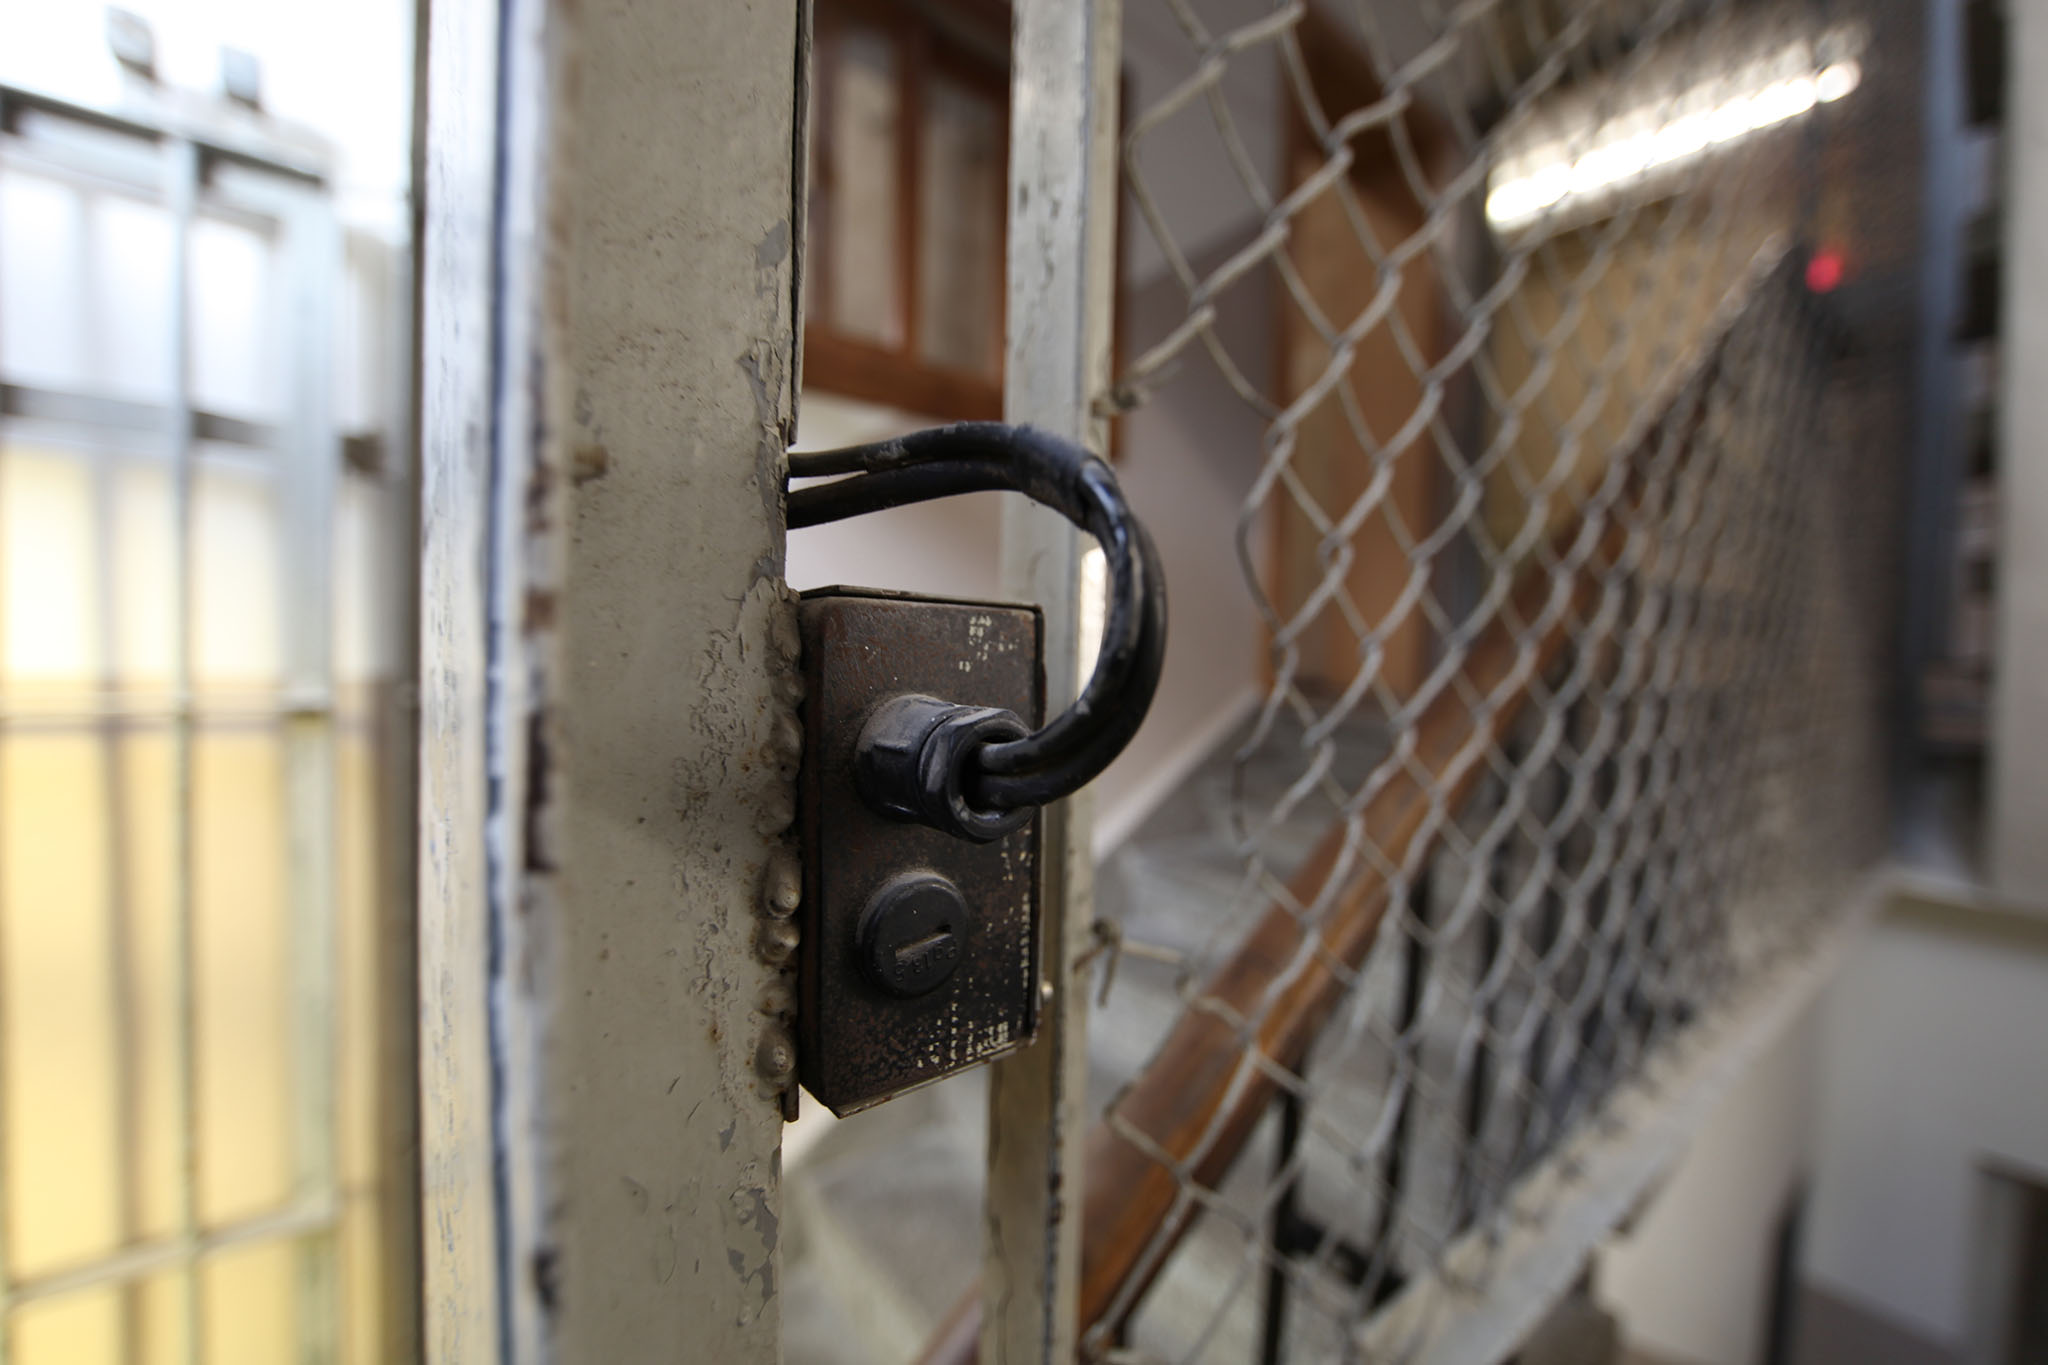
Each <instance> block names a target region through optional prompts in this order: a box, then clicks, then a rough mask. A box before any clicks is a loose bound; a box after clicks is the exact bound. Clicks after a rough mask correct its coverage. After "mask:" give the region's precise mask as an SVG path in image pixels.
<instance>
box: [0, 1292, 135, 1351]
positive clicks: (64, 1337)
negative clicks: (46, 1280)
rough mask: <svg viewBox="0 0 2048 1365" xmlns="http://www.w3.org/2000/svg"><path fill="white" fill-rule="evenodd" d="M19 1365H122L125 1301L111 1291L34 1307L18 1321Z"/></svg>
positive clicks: (23, 1311)
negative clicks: (122, 1319)
mask: <svg viewBox="0 0 2048 1365" xmlns="http://www.w3.org/2000/svg"><path fill="white" fill-rule="evenodd" d="M13 1345H14V1354H13V1356H12V1357H11V1359H13V1360H15V1361H17V1362H19V1365H119V1362H120V1360H121V1300H120V1298H119V1296H118V1295H117V1294H116V1293H115V1291H113V1290H111V1289H97V1290H93V1291H91V1292H89V1293H84V1294H67V1295H65V1296H64V1297H63V1298H61V1299H48V1300H45V1301H43V1302H41V1303H31V1304H29V1305H27V1306H26V1307H24V1308H23V1309H21V1311H20V1312H19V1313H17V1314H16V1315H15V1317H14V1342H13Z"/></svg>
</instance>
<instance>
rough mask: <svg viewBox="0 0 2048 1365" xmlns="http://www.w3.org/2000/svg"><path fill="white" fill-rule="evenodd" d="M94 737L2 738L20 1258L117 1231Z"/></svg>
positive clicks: (109, 981)
mask: <svg viewBox="0 0 2048 1365" xmlns="http://www.w3.org/2000/svg"><path fill="white" fill-rule="evenodd" d="M105 773H106V769H105V767H104V766H103V763H102V750H101V748H100V742H99V740H98V739H97V737H95V736H93V735H90V734H81V733H72V734H63V733H54V734H53V733H48V732H42V733H38V732H35V731H21V730H16V731H13V732H12V733H9V734H7V735H6V736H5V737H4V738H0V934H4V935H5V944H4V948H5V952H4V955H0V956H4V962H5V976H4V978H0V1011H4V1018H5V1021H6V1038H7V1058H6V1061H7V1124H8V1131H7V1134H6V1137H7V1166H6V1170H5V1172H4V1176H5V1179H6V1181H7V1228H6V1234H7V1238H8V1253H9V1259H10V1266H9V1268H10V1270H11V1271H12V1273H13V1274H15V1275H36V1274H43V1273H47V1272H49V1271H52V1270H56V1269H60V1268H63V1267H65V1266H69V1265H75V1264H77V1263H78V1262H80V1261H82V1260H84V1259H85V1258H87V1257H89V1256H92V1255H94V1254H97V1253H101V1252H104V1251H107V1250H108V1249H110V1248H111V1247H112V1246H113V1244H114V1241H115V1236H116V1232H117V1226H116V1219H117V1216H118V1214H117V1204H116V1197H115V1190H116V1184H115V1180H116V1172H117V1170H118V1167H117V1165H116V1160H117V1157H116V1152H117V1146H116V1133H115V1127H116V1120H115V1110H114V1087H113V1074H112V1062H113V1043H114V1032H113V1027H114V1026H113V1021H114V1019H115V1013H114V994H113V970H112V961H113V959H112V952H113V945H112V941H111V937H110V934H109V927H110V926H109V923H108V916H107V903H108V889H109V883H108V867H109V857H110V853H111V849H110V848H109V839H108V830H107V804H106V803H107V792H106V782H105Z"/></svg>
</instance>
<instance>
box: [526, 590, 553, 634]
mask: <svg viewBox="0 0 2048 1365" xmlns="http://www.w3.org/2000/svg"><path fill="white" fill-rule="evenodd" d="M554 627H555V595H554V594H553V593H552V592H549V591H548V590H547V589H546V588H528V589H527V590H526V602H525V604H524V610H522V611H521V612H520V616H519V628H520V629H521V630H522V631H524V632H525V633H526V634H528V635H534V634H538V633H540V632H542V631H548V630H553V629H554Z"/></svg>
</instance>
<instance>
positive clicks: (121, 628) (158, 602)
mask: <svg viewBox="0 0 2048 1365" xmlns="http://www.w3.org/2000/svg"><path fill="white" fill-rule="evenodd" d="M112 477H113V490H112V502H113V507H112V517H113V534H112V536H111V537H110V538H109V540H110V545H109V548H110V550H111V552H112V556H113V563H112V565H111V566H110V572H111V573H112V574H113V576H114V601H113V609H114V632H113V646H114V675H115V679H116V681H117V683H118V684H119V685H120V686H121V687H122V688H124V689H125V690H127V691H129V692H131V693H142V692H148V693H155V694H159V695H161V694H164V693H167V692H169V691H170V689H171V684H172V680H173V679H172V671H173V668H174V667H175V663H176V654H175V650H176V647H177V637H178V572H177V570H178V563H177V555H176V553H175V549H176V547H175V545H174V544H173V541H172V529H173V528H172V509H171V471H170V469H169V467H168V466H166V465H165V464H164V462H163V461H161V460H148V461H143V460H123V461H118V462H116V463H115V464H114V466H113V470H112Z"/></svg>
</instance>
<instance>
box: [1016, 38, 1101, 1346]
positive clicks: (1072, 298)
mask: <svg viewBox="0 0 2048 1365" xmlns="http://www.w3.org/2000/svg"><path fill="white" fill-rule="evenodd" d="M1015 13H1016V29H1015V38H1014V49H1013V53H1012V61H1011V72H1012V76H1011V91H1010V200H1009V203H1010V209H1009V265H1008V276H1009V300H1008V317H1009V335H1008V338H1007V343H1006V351H1005V357H1004V372H1003V378H1004V383H1003V388H1004V399H1003V407H1004V416H1005V417H1006V418H1007V419H1008V420H1009V421H1011V422H1028V423H1030V424H1032V425H1034V426H1038V427H1042V428H1044V429H1046V430H1048V431H1052V432H1056V433H1058V434H1059V435H1061V436H1065V437H1067V438H1069V439H1070V440H1075V441H1079V442H1081V443H1083V444H1085V445H1086V446H1088V447H1089V448H1090V449H1092V450H1095V451H1096V452H1098V453H1106V452H1107V449H1108V440H1107V438H1108V424H1107V422H1106V420H1105V419H1104V418H1103V417H1101V416H1100V415H1098V413H1097V412H1096V409H1095V399H1096V396H1097V395H1098V394H1100V393H1102V392H1103V391H1104V390H1105V389H1106V388H1107V387H1108V383H1109V366H1110V352H1111V342H1112V339H1113V317H1112V311H1113V306H1114V292H1115V277H1116V240H1117V238H1116V203H1117V188H1116V186H1117V179H1116V151H1117V149H1116V133H1117V91H1118V53H1119V43H1120V39H1121V35H1122V4H1121V0H1017V5H1016V11H1015ZM1002 534H1003V544H1002V577H1003V589H1004V592H1005V594H1006V595H1008V596H1011V597H1014V598H1017V599H1020V600H1024V601H1035V602H1037V603H1039V604H1040V605H1041V606H1042V607H1044V609H1045V613H1046V631H1045V668H1046V707H1047V711H1048V713H1051V712H1055V711H1057V710H1058V709H1059V708H1061V707H1063V706H1065V705H1066V704H1067V703H1068V702H1069V701H1071V700H1072V699H1073V697H1074V695H1075V693H1076V692H1077V691H1078V690H1079V683H1080V672H1081V668H1082V666H1083V657H1082V656H1083V651H1084V650H1085V649H1086V648H1087V647H1088V643H1089V642H1084V641H1083V640H1082V639H1081V632H1080V626H1081V621H1082V618H1083V614H1084V613H1083V607H1082V595H1083V591H1084V588H1083V582H1082V567H1081V566H1082V557H1083V555H1084V553H1085V552H1086V549H1087V545H1088V541H1087V539H1086V537H1084V536H1083V535H1082V534H1081V533H1080V532H1079V531H1077V530H1076V529H1075V528H1074V527H1073V526H1072V525H1071V524H1069V523H1068V522H1066V521H1065V520H1064V519H1062V518H1060V517H1059V516H1057V515H1056V514H1053V513H1050V512H1047V511H1046V510H1045V509H1043V508H1039V507H1035V506H1032V505H1031V504H1029V503H1027V502H1025V501H1024V500H1023V499H1022V498H1018V497H1014V496H1012V497H1010V498H1009V499H1008V501H1007V502H1006V504H1005V507H1004V511H1003V532H1002ZM1092 823H1093V802H1092V800H1091V798H1090V797H1089V795H1088V794H1087V793H1086V792H1083V793H1081V794H1080V795H1078V796H1074V797H1070V798H1069V799H1067V800H1066V801H1063V802H1061V803H1059V804H1058V805H1055V806H1052V807H1049V808H1048V809H1047V810H1046V812H1045V814H1044V817H1043V822H1042V833H1041V837H1042V839H1043V844H1042V848H1041V856H1040V859H1039V866H1040V868H1041V869H1042V877H1043V885H1042V888H1041V901H1040V905H1041V914H1042V917H1043V919H1042V923H1043V928H1042V934H1043V937H1042V940H1041V942H1042V947H1043V969H1044V973H1045V989H1046V992H1047V1005H1046V1010H1045V1014H1044V1022H1043V1024H1042V1026H1041V1032H1040V1036H1039V1038H1038V1041H1037V1042H1036V1043H1034V1044H1033V1045H1032V1046H1031V1047H1030V1048H1028V1049H1026V1050H1025V1051H1024V1052H1022V1053H1019V1054H1017V1055H1015V1056H1013V1057H1011V1058H1008V1059H1005V1060H1003V1061H999V1062H997V1063H996V1064H995V1066H994V1070H993V1074H992V1075H991V1077H990V1084H989V1165H988V1194H987V1199H988V1212H987V1226H988V1232H987V1241H986V1246H985V1249H984V1256H983V1268H982V1304H983V1317H982V1329H981V1330H982V1336H981V1351H982V1359H983V1360H987V1361H991V1362H998V1363H999V1365H1023V1363H1024V1362H1045V1363H1046V1365H1052V1363H1053V1362H1066V1361H1070V1360H1072V1359H1074V1353H1075V1323H1076V1312H1077V1292H1078V1288H1079V1284H1080V1234H1081V1217H1080V1213H1081V1194H1082V1181H1083V1179H1084V1178H1085V1174H1086V1173H1085V1172H1084V1171H1083V1170H1082V1140H1083V1138H1084V1136H1085V1134H1086V1131H1087V1115H1086V1113H1085V1108H1084V1106H1085V1099H1086V1092H1087V1080H1088V1049H1087V1041H1088V1040H1087V1014H1088V1000H1087V991H1086V989H1085V986H1084V984H1083V982H1082V974H1081V970H1080V967H1079V963H1080V960H1081V957H1082V955H1083V954H1084V953H1085V952H1086V951H1087V948H1088V945H1089V942H1090V929H1091V922H1092V910H1093V903H1094V902H1093V892H1092V886H1093V852H1092V840H1091V839H1090V830H1091V827H1092Z"/></svg>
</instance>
